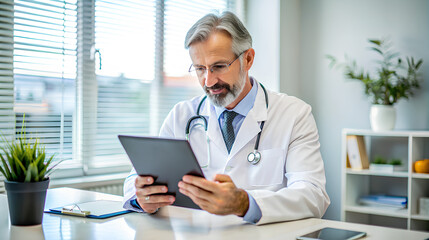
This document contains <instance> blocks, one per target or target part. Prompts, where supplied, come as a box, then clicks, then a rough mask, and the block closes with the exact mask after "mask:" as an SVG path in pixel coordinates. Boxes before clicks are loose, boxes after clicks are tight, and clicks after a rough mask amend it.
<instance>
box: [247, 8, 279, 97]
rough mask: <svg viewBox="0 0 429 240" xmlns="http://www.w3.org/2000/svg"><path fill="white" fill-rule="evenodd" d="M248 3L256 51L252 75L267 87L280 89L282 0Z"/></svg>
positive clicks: (249, 27)
mask: <svg viewBox="0 0 429 240" xmlns="http://www.w3.org/2000/svg"><path fill="white" fill-rule="evenodd" d="M246 5H247V9H246V26H247V30H248V31H249V33H250V34H251V35H252V40H253V48H254V49H255V52H256V54H255V61H254V64H253V66H252V68H251V70H250V75H251V76H253V77H255V78H256V79H257V80H258V81H260V82H261V83H262V84H264V86H265V87H267V88H269V89H271V90H274V91H279V89H280V84H279V79H280V61H279V59H280V52H279V45H280V37H279V34H280V32H279V30H278V29H279V25H280V11H279V10H278V9H279V6H280V0H264V1H261V0H248V1H247V3H246Z"/></svg>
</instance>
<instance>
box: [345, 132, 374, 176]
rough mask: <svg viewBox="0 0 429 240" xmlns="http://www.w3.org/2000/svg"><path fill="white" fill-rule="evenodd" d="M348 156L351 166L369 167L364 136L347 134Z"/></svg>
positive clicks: (356, 167)
mask: <svg viewBox="0 0 429 240" xmlns="http://www.w3.org/2000/svg"><path fill="white" fill-rule="evenodd" d="M347 157H348V163H349V164H350V168H352V169H368V168H369V161H368V155H367V154H366V148H365V140H364V138H363V136H358V135H349V136H347Z"/></svg>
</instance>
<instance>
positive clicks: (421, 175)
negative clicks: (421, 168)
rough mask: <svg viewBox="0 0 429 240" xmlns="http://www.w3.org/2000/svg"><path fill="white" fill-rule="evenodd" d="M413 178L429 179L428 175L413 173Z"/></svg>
mask: <svg viewBox="0 0 429 240" xmlns="http://www.w3.org/2000/svg"><path fill="white" fill-rule="evenodd" d="M412 177H413V178H421V179H429V173H413V174H412Z"/></svg>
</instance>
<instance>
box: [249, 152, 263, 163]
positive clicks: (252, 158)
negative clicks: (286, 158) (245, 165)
mask: <svg viewBox="0 0 429 240" xmlns="http://www.w3.org/2000/svg"><path fill="white" fill-rule="evenodd" d="M247 161H248V162H249V163H251V164H253V165H256V164H258V163H259V161H261V153H259V151H253V152H251V153H249V155H247Z"/></svg>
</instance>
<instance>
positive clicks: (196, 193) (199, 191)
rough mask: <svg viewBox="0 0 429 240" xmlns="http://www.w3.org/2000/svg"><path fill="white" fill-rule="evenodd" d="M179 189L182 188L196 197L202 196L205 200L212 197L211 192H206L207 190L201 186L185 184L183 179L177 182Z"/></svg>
mask: <svg viewBox="0 0 429 240" xmlns="http://www.w3.org/2000/svg"><path fill="white" fill-rule="evenodd" d="M180 189H184V190H186V192H189V193H192V195H194V196H198V198H202V199H205V200H209V199H210V198H212V193H211V192H208V191H206V190H204V189H202V188H199V187H196V186H194V185H191V184H187V183H185V182H183V181H180V182H179V190H180Z"/></svg>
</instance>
